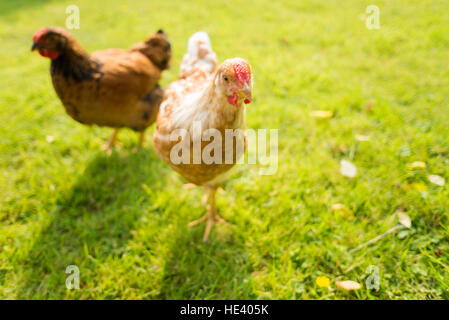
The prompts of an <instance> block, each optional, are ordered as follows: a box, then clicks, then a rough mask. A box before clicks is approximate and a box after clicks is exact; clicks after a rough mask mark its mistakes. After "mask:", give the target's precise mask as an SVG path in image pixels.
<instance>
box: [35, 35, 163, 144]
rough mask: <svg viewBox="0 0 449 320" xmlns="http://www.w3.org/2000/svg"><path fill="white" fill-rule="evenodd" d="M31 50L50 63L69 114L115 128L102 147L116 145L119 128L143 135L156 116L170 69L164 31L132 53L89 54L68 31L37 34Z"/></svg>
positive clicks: (133, 49) (134, 49)
mask: <svg viewBox="0 0 449 320" xmlns="http://www.w3.org/2000/svg"><path fill="white" fill-rule="evenodd" d="M32 50H38V52H39V53H40V55H42V56H44V57H48V58H50V59H51V69H50V72H51V78H52V82H53V86H54V88H55V91H56V93H57V95H58V97H59V99H60V100H61V102H62V104H63V105H64V107H65V110H66V111H67V113H68V114H69V115H70V116H71V117H72V118H73V119H75V120H76V121H78V122H80V123H83V124H86V125H93V124H96V125H98V126H107V127H112V128H115V130H114V133H113V135H112V137H111V139H110V140H109V141H108V142H107V143H106V144H105V146H104V148H105V149H106V150H108V151H110V150H111V148H112V147H113V146H114V144H115V142H116V138H117V133H118V130H119V129H120V128H123V127H127V128H131V129H133V130H135V131H137V132H139V133H140V139H139V147H140V146H141V145H142V143H143V139H144V132H145V129H146V128H147V127H148V126H150V125H151V124H152V123H153V122H154V121H155V120H156V117H157V113H158V111H159V105H160V103H161V101H162V97H163V90H162V89H161V88H160V87H159V85H158V81H159V79H160V77H161V72H162V71H163V70H165V69H167V68H168V64H169V61H170V58H171V47H170V42H169V40H168V38H167V36H166V35H165V34H164V32H163V31H162V30H159V31H158V32H157V33H154V34H152V35H150V36H149V37H147V39H146V40H145V41H143V42H140V43H137V44H135V45H134V46H132V47H131V49H129V50H121V49H108V50H102V51H96V52H93V53H92V54H89V53H87V52H86V51H85V50H84V49H83V48H82V47H81V45H80V44H79V43H78V42H77V41H76V39H75V38H74V37H73V36H72V35H71V34H70V33H69V32H68V31H66V30H65V29H63V28H57V27H51V28H42V29H40V30H38V31H37V32H36V33H35V34H34V37H33V46H32Z"/></svg>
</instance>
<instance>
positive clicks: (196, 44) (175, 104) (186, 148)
mask: <svg viewBox="0 0 449 320" xmlns="http://www.w3.org/2000/svg"><path fill="white" fill-rule="evenodd" d="M252 83H253V82H252V73H251V66H250V64H249V63H248V62H247V61H246V60H244V59H242V58H235V59H228V60H226V61H224V62H223V63H222V64H221V65H220V66H218V67H217V58H216V54H215V53H214V52H213V51H212V47H211V44H210V40H209V37H208V35H207V33H205V32H197V33H195V34H194V35H192V36H191V38H190V39H189V42H188V51H187V53H186V54H185V55H184V58H183V60H182V62H181V67H180V75H179V79H178V80H177V81H175V82H173V83H171V84H170V85H169V86H168V87H167V88H166V90H165V93H164V98H163V101H162V103H161V108H160V111H159V114H158V118H157V121H156V130H155V131H154V134H153V145H154V148H155V150H156V153H157V154H158V156H159V157H160V158H161V159H162V160H164V161H165V162H167V163H168V165H169V166H170V167H171V168H173V169H174V170H175V171H177V172H178V173H179V174H180V175H181V176H183V177H184V178H185V179H186V180H188V181H189V182H191V183H193V184H195V185H198V186H204V187H205V189H206V195H207V202H208V206H207V213H206V215H204V216H203V217H202V218H200V219H198V220H196V221H193V222H191V223H190V224H189V226H191V227H192V226H195V225H197V224H199V223H201V222H206V228H205V231H204V236H203V241H207V240H208V238H209V234H210V231H211V229H212V227H213V226H214V225H215V224H216V223H217V222H220V223H226V222H225V220H223V219H222V218H221V217H220V216H219V215H218V214H217V210H216V206H215V194H216V190H217V188H218V187H219V186H220V185H221V183H222V182H223V181H224V180H225V179H226V176H227V173H228V172H229V170H230V169H231V168H232V166H233V165H234V164H235V163H236V161H237V160H238V159H239V158H240V157H241V156H242V154H243V153H244V150H245V149H246V131H245V128H246V125H245V104H248V103H250V102H251V91H252ZM229 129H231V130H232V134H233V136H232V139H231V144H230V147H227V146H226V143H227V141H226V143H225V138H226V130H229ZM217 135H218V136H217ZM212 136H213V140H212ZM221 138H222V139H221ZM208 141H212V142H208ZM211 144H212V145H213V148H212V149H213V150H212V151H211V146H210V145H211ZM179 151H181V154H182V159H183V160H182V161H180V160H179ZM227 157H229V159H227ZM210 158H213V159H212V160H213V161H210V160H211V159H210ZM227 160H230V161H227Z"/></svg>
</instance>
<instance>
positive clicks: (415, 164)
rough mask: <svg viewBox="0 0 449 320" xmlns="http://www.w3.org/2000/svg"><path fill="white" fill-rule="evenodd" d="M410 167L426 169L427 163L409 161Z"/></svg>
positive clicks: (408, 166)
mask: <svg viewBox="0 0 449 320" xmlns="http://www.w3.org/2000/svg"><path fill="white" fill-rule="evenodd" d="M407 168H408V169H425V168H426V163H425V162H422V161H415V162H412V163H409V164H408V165H407Z"/></svg>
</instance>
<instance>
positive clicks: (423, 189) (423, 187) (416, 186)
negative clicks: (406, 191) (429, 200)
mask: <svg viewBox="0 0 449 320" xmlns="http://www.w3.org/2000/svg"><path fill="white" fill-rule="evenodd" d="M412 187H413V188H414V189H416V190H418V191H419V192H426V191H427V187H426V185H425V184H423V183H412Z"/></svg>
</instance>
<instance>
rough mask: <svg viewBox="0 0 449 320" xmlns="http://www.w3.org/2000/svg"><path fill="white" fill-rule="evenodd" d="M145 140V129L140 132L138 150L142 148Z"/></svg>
mask: <svg viewBox="0 0 449 320" xmlns="http://www.w3.org/2000/svg"><path fill="white" fill-rule="evenodd" d="M144 141H145V131H140V134H139V145H138V146H137V151H140V149H142V145H143V142H144Z"/></svg>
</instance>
